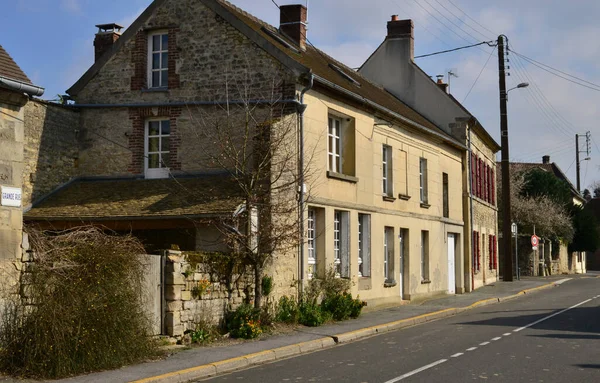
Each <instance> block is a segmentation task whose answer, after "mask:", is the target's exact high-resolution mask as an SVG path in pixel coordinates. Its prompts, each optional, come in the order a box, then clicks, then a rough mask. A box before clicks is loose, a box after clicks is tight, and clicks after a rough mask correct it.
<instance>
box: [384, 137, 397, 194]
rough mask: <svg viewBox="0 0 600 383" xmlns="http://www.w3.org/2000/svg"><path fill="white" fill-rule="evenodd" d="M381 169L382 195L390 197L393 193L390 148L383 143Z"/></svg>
mask: <svg viewBox="0 0 600 383" xmlns="http://www.w3.org/2000/svg"><path fill="white" fill-rule="evenodd" d="M381 169H382V171H383V174H382V179H383V185H382V187H383V195H385V196H388V197H391V196H393V194H394V190H393V181H392V148H391V146H388V145H383V146H382V148H381Z"/></svg>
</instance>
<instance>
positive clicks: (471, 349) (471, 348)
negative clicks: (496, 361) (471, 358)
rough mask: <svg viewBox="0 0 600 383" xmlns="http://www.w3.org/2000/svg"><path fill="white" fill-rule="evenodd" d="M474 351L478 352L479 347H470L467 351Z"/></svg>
mask: <svg viewBox="0 0 600 383" xmlns="http://www.w3.org/2000/svg"><path fill="white" fill-rule="evenodd" d="M473 350H477V347H469V348H467V351H473Z"/></svg>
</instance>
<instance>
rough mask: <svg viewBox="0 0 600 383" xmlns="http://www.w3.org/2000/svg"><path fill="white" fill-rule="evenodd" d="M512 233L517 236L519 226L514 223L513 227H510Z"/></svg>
mask: <svg viewBox="0 0 600 383" xmlns="http://www.w3.org/2000/svg"><path fill="white" fill-rule="evenodd" d="M510 232H511V233H512V234H513V235H515V234H517V224H516V223H514V222H513V224H512V225H510Z"/></svg>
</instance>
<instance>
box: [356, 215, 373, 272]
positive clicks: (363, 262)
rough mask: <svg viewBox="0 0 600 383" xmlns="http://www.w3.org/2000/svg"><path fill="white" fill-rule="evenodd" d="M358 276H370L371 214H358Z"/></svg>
mask: <svg viewBox="0 0 600 383" xmlns="http://www.w3.org/2000/svg"><path fill="white" fill-rule="evenodd" d="M358 276H359V277H370V276H371V215H369V214H360V213H359V214H358Z"/></svg>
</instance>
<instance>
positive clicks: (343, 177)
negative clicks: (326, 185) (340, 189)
mask: <svg viewBox="0 0 600 383" xmlns="http://www.w3.org/2000/svg"><path fill="white" fill-rule="evenodd" d="M327 178H333V179H336V180H340V181H346V182H351V183H354V184H355V183H357V182H358V178H356V177H354V176H349V175H347V174H342V173H336V172H332V171H330V170H328V171H327Z"/></svg>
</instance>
